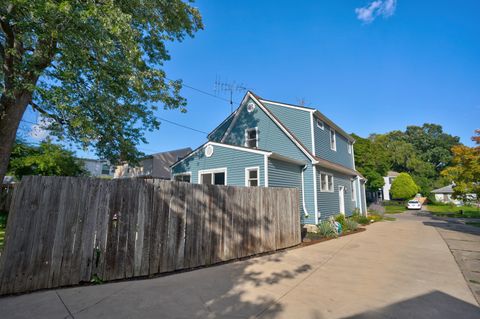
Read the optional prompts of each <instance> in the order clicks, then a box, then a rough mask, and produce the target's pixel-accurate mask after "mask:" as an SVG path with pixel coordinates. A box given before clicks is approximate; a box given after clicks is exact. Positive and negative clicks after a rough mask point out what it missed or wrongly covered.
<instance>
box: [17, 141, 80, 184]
mask: <svg viewBox="0 0 480 319" xmlns="http://www.w3.org/2000/svg"><path fill="white" fill-rule="evenodd" d="M8 171H9V173H10V174H12V175H14V176H15V177H16V178H17V179H21V178H22V176H25V175H44V176H52V175H59V176H80V175H86V174H87V172H86V170H85V169H84V167H83V163H81V162H80V161H79V160H77V159H76V158H75V156H74V154H73V152H70V151H68V150H65V149H64V148H62V147H61V146H60V145H55V144H53V143H52V142H51V141H50V140H46V141H44V142H42V143H40V146H38V147H35V146H31V145H28V144H26V143H25V142H23V141H19V140H17V142H16V143H15V145H14V147H13V151H12V156H11V161H10V165H9V170H8Z"/></svg>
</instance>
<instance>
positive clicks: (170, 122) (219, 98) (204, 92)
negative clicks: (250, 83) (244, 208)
mask: <svg viewBox="0 0 480 319" xmlns="http://www.w3.org/2000/svg"><path fill="white" fill-rule="evenodd" d="M165 79H167V80H169V81H174V80H172V79H169V78H165ZM182 86H184V87H186V88H189V89H191V90H194V91H196V92H199V93H202V94H205V95H208V96H210V97H212V98H215V99H218V100H221V101H224V102H227V103H229V104H231V103H232V102H233V103H236V104H237V103H238V102H236V101H232V100H229V99H225V98H223V97H221V96H218V95H215V94H211V93H209V92H207V91H204V90H201V89H197V88H196V87H193V86H191V85H188V84H185V83H182ZM157 118H158V119H160V120H162V121H164V122H167V123H169V124H172V125H176V126H178V127H182V128H184V129H187V130H191V131H194V132H197V133H201V134H205V135H208V132H205V131H202V130H199V129H196V128H193V127H190V126H187V125H184V124H180V123H177V122H174V121H171V120H167V119H165V118H162V117H159V116H157ZM21 121H22V122H24V123H28V124H32V125H38V124H39V123H34V122H31V121H28V120H24V119H22V120H21Z"/></svg>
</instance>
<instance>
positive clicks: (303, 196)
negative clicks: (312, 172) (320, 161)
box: [302, 165, 308, 216]
mask: <svg viewBox="0 0 480 319" xmlns="http://www.w3.org/2000/svg"><path fill="white" fill-rule="evenodd" d="M307 167H308V166H307V165H304V166H303V168H302V208H303V214H304V216H306V215H308V212H307V208H306V207H305V179H304V178H303V173H304V172H305V170H306V169H307Z"/></svg>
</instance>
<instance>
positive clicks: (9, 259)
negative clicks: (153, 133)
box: [0, 176, 300, 294]
mask: <svg viewBox="0 0 480 319" xmlns="http://www.w3.org/2000/svg"><path fill="white" fill-rule="evenodd" d="M298 205H299V203H298V191H297V190H296V189H280V188H244V187H231V186H212V185H197V184H188V183H182V182H170V181H163V180H142V179H121V180H102V179H95V178H75V177H39V176H35V177H25V178H24V179H23V180H22V182H21V183H20V184H19V185H18V186H17V187H16V190H15V192H14V196H13V203H12V206H11V207H12V211H11V212H10V217H9V220H8V224H7V237H6V246H5V250H4V252H3V254H2V258H1V260H0V294H8V293H19V292H26V291H33V290H37V289H43V288H54V287H60V286H70V285H75V284H78V283H82V282H89V281H90V280H91V279H92V278H98V279H101V280H103V281H111V280H118V279H125V278H133V277H142V276H149V275H154V274H159V273H165V272H171V271H175V270H181V269H189V268H195V267H199V266H205V265H211V264H215V263H219V262H223V261H228V260H232V259H237V258H242V257H246V256H250V255H255V254H259V253H263V252H269V251H275V250H278V249H282V248H286V247H290V246H294V245H296V244H298V243H300V220H299V216H298Z"/></svg>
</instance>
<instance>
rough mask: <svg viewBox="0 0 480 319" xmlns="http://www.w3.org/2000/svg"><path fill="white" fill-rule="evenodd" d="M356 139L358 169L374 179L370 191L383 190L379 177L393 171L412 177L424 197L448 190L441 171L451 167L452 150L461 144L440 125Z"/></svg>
mask: <svg viewBox="0 0 480 319" xmlns="http://www.w3.org/2000/svg"><path fill="white" fill-rule="evenodd" d="M355 138H356V139H357V142H356V143H355V146H356V148H355V160H356V164H357V168H358V170H359V171H360V172H361V173H362V174H364V176H366V177H367V178H372V182H370V181H369V182H368V183H367V186H368V187H369V188H370V189H372V190H373V189H378V185H380V184H381V185H382V186H383V180H380V179H379V176H385V173H386V171H388V170H393V171H396V172H400V173H402V172H405V173H408V174H410V176H411V177H412V178H413V179H414V181H415V183H416V184H417V185H418V186H419V187H420V191H421V192H422V193H423V194H428V193H429V192H430V191H431V190H432V189H433V188H436V187H441V186H445V179H444V178H443V177H442V176H441V175H440V171H441V170H442V169H443V168H445V167H447V166H448V165H450V164H451V162H452V151H451V148H452V146H455V145H458V144H459V140H460V139H459V137H457V136H452V135H450V134H447V133H445V132H443V128H442V127H441V126H440V125H436V124H428V123H426V124H423V125H422V126H413V125H412V126H408V127H407V128H406V130H405V131H399V130H396V131H391V132H388V133H386V134H371V135H370V136H369V137H368V139H361V138H360V139H359V138H358V137H355ZM365 140H366V141H368V142H366V141H365ZM359 141H360V143H359V145H357V143H358V142H359ZM358 146H360V147H358ZM357 150H358V152H357ZM380 187H381V186H380Z"/></svg>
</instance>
